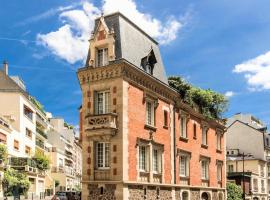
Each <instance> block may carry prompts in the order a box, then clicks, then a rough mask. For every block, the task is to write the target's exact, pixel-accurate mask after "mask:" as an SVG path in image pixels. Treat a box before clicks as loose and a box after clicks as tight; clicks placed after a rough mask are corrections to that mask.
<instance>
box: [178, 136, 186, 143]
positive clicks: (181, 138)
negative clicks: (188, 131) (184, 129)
mask: <svg viewBox="0 0 270 200" xmlns="http://www.w3.org/2000/svg"><path fill="white" fill-rule="evenodd" d="M179 139H180V141H182V142H188V138H186V137H180V138H179Z"/></svg>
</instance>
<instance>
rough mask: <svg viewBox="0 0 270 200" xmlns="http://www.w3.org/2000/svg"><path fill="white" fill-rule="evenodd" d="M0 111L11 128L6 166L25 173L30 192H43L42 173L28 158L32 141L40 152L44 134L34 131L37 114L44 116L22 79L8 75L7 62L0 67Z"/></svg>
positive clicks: (34, 148) (43, 174)
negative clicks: (7, 163) (0, 68)
mask: <svg viewBox="0 0 270 200" xmlns="http://www.w3.org/2000/svg"><path fill="white" fill-rule="evenodd" d="M0 114H1V116H3V117H5V119H6V120H8V121H9V124H10V127H12V132H11V134H9V135H8V137H7V140H6V144H7V148H8V154H9V166H10V167H12V168H15V169H18V170H21V171H24V172H25V173H26V174H27V176H28V179H29V181H30V182H31V186H30V190H29V193H30V194H32V193H33V194H34V195H36V196H41V195H43V194H44V192H45V186H44V180H45V173H44V172H41V171H38V170H37V168H36V166H35V165H34V164H33V162H32V159H31V157H32V156H33V155H34V154H35V151H36V144H40V145H39V146H38V147H39V149H40V151H44V147H43V146H42V145H41V142H43V144H44V140H45V139H46V135H45V134H43V135H41V134H39V133H38V131H37V129H38V124H39V123H40V120H39V118H38V116H39V115H40V117H41V118H44V114H42V113H41V111H40V110H39V109H38V107H37V106H36V105H35V102H34V101H33V98H32V97H31V96H30V95H29V94H28V93H27V92H26V87H25V85H24V83H23V81H22V80H21V79H20V78H19V77H17V76H9V75H8V65H7V63H4V69H3V70H0ZM46 126H47V125H46Z"/></svg>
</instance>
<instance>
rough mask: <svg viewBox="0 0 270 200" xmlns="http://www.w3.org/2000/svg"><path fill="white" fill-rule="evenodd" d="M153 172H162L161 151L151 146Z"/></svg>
mask: <svg viewBox="0 0 270 200" xmlns="http://www.w3.org/2000/svg"><path fill="white" fill-rule="evenodd" d="M152 156H153V172H154V173H155V174H159V173H161V172H162V152H161V150H159V149H155V148H153V155H152Z"/></svg>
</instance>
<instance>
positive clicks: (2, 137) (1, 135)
mask: <svg viewBox="0 0 270 200" xmlns="http://www.w3.org/2000/svg"><path fill="white" fill-rule="evenodd" d="M0 143H3V144H6V143H7V136H6V135H5V134H4V133H1V132H0Z"/></svg>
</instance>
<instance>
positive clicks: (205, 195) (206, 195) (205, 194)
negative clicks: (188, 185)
mask: <svg viewBox="0 0 270 200" xmlns="http://www.w3.org/2000/svg"><path fill="white" fill-rule="evenodd" d="M201 198H202V200H210V198H209V195H208V193H207V192H203V193H202V196H201Z"/></svg>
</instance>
